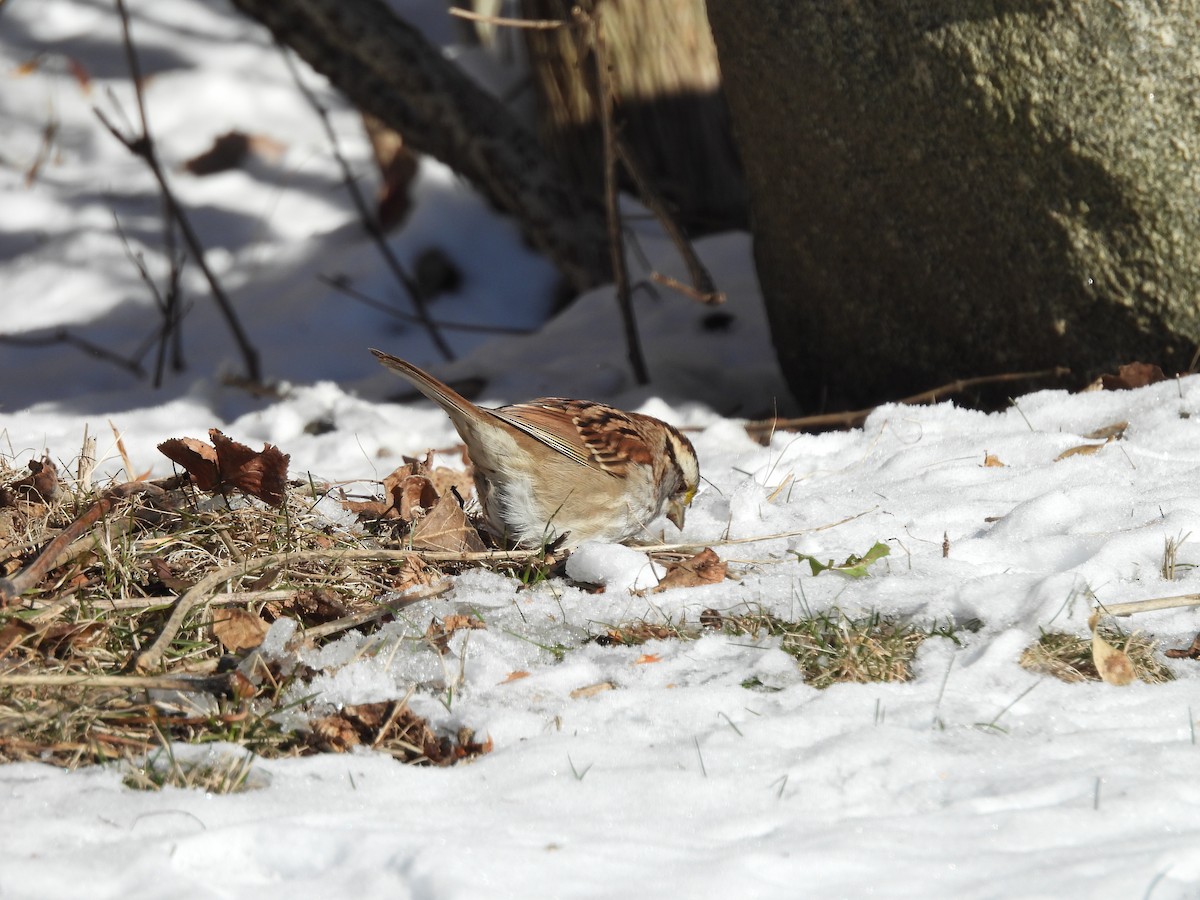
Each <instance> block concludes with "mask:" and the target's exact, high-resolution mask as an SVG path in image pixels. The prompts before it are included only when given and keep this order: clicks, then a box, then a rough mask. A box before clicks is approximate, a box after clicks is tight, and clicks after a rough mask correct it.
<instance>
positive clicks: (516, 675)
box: [497, 669, 529, 684]
mask: <svg viewBox="0 0 1200 900" xmlns="http://www.w3.org/2000/svg"><path fill="white" fill-rule="evenodd" d="M528 677H529V673H528V672H526V671H525V670H524V669H517V670H516V671H515V672H509V673H508V675H506V676H505V678H504V680H503V681H499V682H497V684H512V683H513V682H514V681H520V680H521V679H522V678H528Z"/></svg>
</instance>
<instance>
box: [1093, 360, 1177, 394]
mask: <svg viewBox="0 0 1200 900" xmlns="http://www.w3.org/2000/svg"><path fill="white" fill-rule="evenodd" d="M1097 380H1098V381H1099V382H1100V386H1101V387H1102V388H1103V389H1104V390H1106V391H1129V390H1133V389H1134V388H1140V387H1145V386H1146V385H1148V384H1157V383H1158V382H1160V381H1166V380H1167V376H1166V375H1165V374H1164V373H1163V370H1162V369H1160V368H1159V367H1158V366H1156V365H1154V363H1143V362H1133V363H1128V364H1127V365H1124V366H1121V367H1120V368H1119V369H1118V370H1117V374H1116V375H1101V376H1100V378H1099V379H1097Z"/></svg>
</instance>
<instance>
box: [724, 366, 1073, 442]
mask: <svg viewBox="0 0 1200 900" xmlns="http://www.w3.org/2000/svg"><path fill="white" fill-rule="evenodd" d="M1070 374H1071V370H1070V369H1068V368H1065V367H1064V366H1056V367H1055V368H1053V369H1041V370H1039V371H1037V372H1005V373H1003V374H1000V375H980V376H979V377H977V378H960V379H958V380H957V381H951V382H950V383H949V384H943V385H942V386H941V387H936V388H933V389H932V390H928V391H922V392H921V393H919V394H913V395H912V396H911V397H905V398H904V399H902V400H896V401H894V402H895V403H898V404H901V405H906V406H915V405H917V404H921V403H936V402H937V401H938V400H941V399H942V398H944V397H946V396H948V395H950V394H957V393H960V392H961V391H965V390H967V389H968V388H973V387H979V386H981V385H986V384H1006V383H1008V382H1012V381H1032V380H1035V379H1038V378H1066V377H1068V376H1069V375H1070ZM877 409H879V407H878V406H871V407H868V408H867V409H857V410H853V411H848V412H839V413H821V414H819V415H815V416H800V417H799V418H794V419H779V418H775V419H764V420H762V421H760V422H747V423H746V431H747V433H748V434H749V435H750V436H751V437H753V438H758V437H762V436H764V435H767V434H770V433H771V432H774V431H777V430H778V431H799V430H801V429H805V428H856V427H858V426H859V425H861V424H862V423H863V422H865V421H866V420H867V417H868V416H869V415H871V413H873V412H875V410H877Z"/></svg>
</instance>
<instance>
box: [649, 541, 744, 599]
mask: <svg viewBox="0 0 1200 900" xmlns="http://www.w3.org/2000/svg"><path fill="white" fill-rule="evenodd" d="M727 569H728V567H727V566H726V565H725V563H724V562H723V561H722V560H721V558H720V557H719V556H717V554H716V553H715V552H713V550H712V548H711V547H708V548H705V549H704V550H702V551H700V552H699V553H697V554H696V555H695V556H693V557H692V558H691V559H685V560H683V561H682V562H678V563H675V564H674V565H672V566H670V567H668V569H667V574H666V575H664V576H663V577H662V580H661V581H660V582H659V583H658V585H657V586H656V587H655V588H654V590H653V592H652V593H655V594H657V593H659V592H660V591H667V590H670V589H671V588H680V587H696V586H698V585H701V584H718V583H720V582H722V581H724V580H725V573H726V571H727Z"/></svg>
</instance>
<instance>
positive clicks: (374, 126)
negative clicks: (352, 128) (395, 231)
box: [363, 113, 418, 231]
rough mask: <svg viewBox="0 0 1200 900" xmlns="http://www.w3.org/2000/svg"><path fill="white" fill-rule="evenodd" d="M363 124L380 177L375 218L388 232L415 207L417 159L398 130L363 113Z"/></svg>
mask: <svg viewBox="0 0 1200 900" xmlns="http://www.w3.org/2000/svg"><path fill="white" fill-rule="evenodd" d="M363 125H364V126H365V127H366V131H367V137H368V138H370V140H371V148H372V149H373V150H374V151H375V163H376V165H377V166H379V174H380V176H381V184H380V187H379V201H378V207H377V209H376V216H377V218H378V220H379V225H380V227H381V228H383V229H384V230H385V231H389V230H391V229H392V228H394V227H395V226H397V225H399V224H400V223H401V222H403V221H404V219H405V218H406V217H407V216H408V210H409V208H410V207H411V205H412V199H411V197H410V191H411V186H412V182H413V179H414V178H415V177H416V174H417V168H418V164H417V157H416V156H415V155H414V154H413V152H412V151H411V150H409V149H408V147H406V146H405V144H404V138H403V137H402V136H401V134H400V133H399V132H398V131H395V130H393V129H392V128H389V127H388V126H387V125H386V124H384V123H383V122H382V121H381V120H379V119H377V118H375V116H372V115H371V114H370V113H363Z"/></svg>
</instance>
